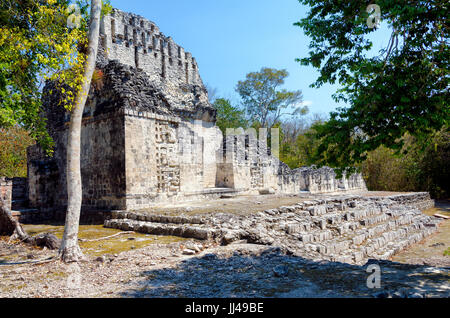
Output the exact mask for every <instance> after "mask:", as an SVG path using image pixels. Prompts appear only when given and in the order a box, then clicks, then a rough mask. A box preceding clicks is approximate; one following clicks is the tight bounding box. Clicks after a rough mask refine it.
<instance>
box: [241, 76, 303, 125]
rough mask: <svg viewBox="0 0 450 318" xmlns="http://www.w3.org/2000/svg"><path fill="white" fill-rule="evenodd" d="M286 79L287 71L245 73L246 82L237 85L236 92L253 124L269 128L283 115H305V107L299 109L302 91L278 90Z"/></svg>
mask: <svg viewBox="0 0 450 318" xmlns="http://www.w3.org/2000/svg"><path fill="white" fill-rule="evenodd" d="M288 76H289V73H288V72H287V71H286V70H276V69H272V68H262V69H261V71H259V72H253V73H249V74H247V76H246V79H245V81H239V82H238V84H237V86H236V91H237V92H238V93H239V95H240V96H241V98H242V101H243V105H244V107H245V109H246V111H247V114H248V116H249V117H250V118H251V121H252V122H253V121H258V122H259V123H260V124H261V126H262V127H265V128H271V127H272V126H273V125H274V124H276V123H277V122H278V121H279V120H280V118H281V117H282V116H285V115H291V116H296V115H304V114H306V113H307V111H308V109H307V107H300V106H298V105H299V104H300V102H301V101H302V93H301V91H292V92H291V91H288V90H286V89H280V88H279V87H280V86H281V85H283V84H284V80H285V79H286V77H288ZM290 108H293V109H291V110H289V109H290ZM289 111H290V112H289Z"/></svg>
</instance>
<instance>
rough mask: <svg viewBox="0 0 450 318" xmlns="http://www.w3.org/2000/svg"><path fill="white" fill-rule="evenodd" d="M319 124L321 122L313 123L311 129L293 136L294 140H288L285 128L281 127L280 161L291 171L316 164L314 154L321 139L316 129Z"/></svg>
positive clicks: (307, 128)
mask: <svg viewBox="0 0 450 318" xmlns="http://www.w3.org/2000/svg"><path fill="white" fill-rule="evenodd" d="M319 123H321V122H313V123H312V124H311V125H309V127H305V129H304V130H303V131H300V132H299V133H298V134H296V135H295V136H293V137H294V138H286V136H285V133H284V131H283V126H281V129H282V133H281V140H282V142H281V146H280V160H281V161H283V162H284V163H286V164H287V165H288V166H289V167H290V168H291V169H296V168H300V167H303V166H311V165H315V164H316V161H315V157H314V154H315V153H316V151H317V147H318V146H319V143H320V139H319V138H318V137H317V131H316V128H315V127H316V125H318V124H319Z"/></svg>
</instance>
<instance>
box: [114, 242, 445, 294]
mask: <svg viewBox="0 0 450 318" xmlns="http://www.w3.org/2000/svg"><path fill="white" fill-rule="evenodd" d="M370 264H378V265H379V266H380V269H381V276H380V278H381V288H380V289H370V288H368V287H367V280H368V277H369V275H370V274H372V273H373V272H370V273H368V272H367V268H368V266H369V265H370ZM449 272H450V269H449V268H433V267H427V266H421V265H408V264H401V263H395V262H391V261H374V260H371V261H369V262H368V263H367V264H366V265H364V266H356V265H349V264H342V263H330V262H314V261H311V260H307V259H304V258H301V257H293V256H287V255H284V254H283V253H281V251H280V250H279V249H275V248H269V249H265V250H264V251H263V252H262V253H259V255H255V254H252V253H248V251H245V250H237V251H235V252H234V254H233V255H231V256H229V257H222V256H220V255H219V256H217V255H216V254H206V255H204V256H203V257H194V258H190V259H187V260H185V261H183V262H182V263H181V264H180V265H178V266H177V267H174V268H165V269H155V270H150V271H143V272H142V273H141V278H140V279H139V280H137V281H136V280H134V281H133V282H132V283H129V285H127V286H126V288H127V291H126V292H123V293H122V294H121V296H123V297H138V298H140V297H205V298H208V297H218V298H232V297H294V298H298V297H450V285H449V278H450V276H449ZM371 281H373V280H371Z"/></svg>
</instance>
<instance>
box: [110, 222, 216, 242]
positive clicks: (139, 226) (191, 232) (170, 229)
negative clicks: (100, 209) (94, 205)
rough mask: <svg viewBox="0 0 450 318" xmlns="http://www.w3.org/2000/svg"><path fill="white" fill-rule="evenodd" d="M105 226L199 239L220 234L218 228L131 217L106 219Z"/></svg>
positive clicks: (206, 238) (211, 237) (210, 237)
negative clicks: (147, 220)
mask: <svg viewBox="0 0 450 318" xmlns="http://www.w3.org/2000/svg"><path fill="white" fill-rule="evenodd" d="M104 226H105V227H106V228H114V229H119V230H123V231H135V232H139V233H144V234H152V235H165V236H178V237H184V238H194V239H199V240H209V239H213V238H215V237H217V236H218V234H219V231H218V230H216V229H211V228H205V227H199V226H197V227H196V226H190V225H186V224H170V223H169V224H168V223H156V222H146V221H138V220H130V219H111V220H106V221H105V224H104Z"/></svg>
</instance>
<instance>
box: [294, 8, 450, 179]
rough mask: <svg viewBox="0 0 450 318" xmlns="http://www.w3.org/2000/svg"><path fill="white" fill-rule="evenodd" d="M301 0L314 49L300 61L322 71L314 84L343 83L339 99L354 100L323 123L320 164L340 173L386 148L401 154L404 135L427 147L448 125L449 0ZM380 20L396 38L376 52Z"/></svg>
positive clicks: (320, 128) (320, 133)
mask: <svg viewBox="0 0 450 318" xmlns="http://www.w3.org/2000/svg"><path fill="white" fill-rule="evenodd" d="M299 1H300V3H302V4H305V5H308V6H309V7H311V10H310V12H309V13H308V15H307V16H306V17H305V18H304V19H302V20H301V21H300V22H298V23H295V25H297V26H300V27H301V28H303V30H304V31H305V33H306V34H307V35H308V36H309V37H311V42H310V45H309V48H310V49H311V50H310V52H309V56H308V57H305V58H302V59H299V60H298V61H300V62H301V64H303V65H311V66H313V67H315V68H317V69H318V70H319V72H320V76H319V77H318V79H317V81H316V82H315V83H314V84H312V87H320V86H322V85H323V84H325V83H331V84H334V83H336V82H339V84H340V85H341V86H342V89H340V90H339V91H338V92H337V93H336V94H335V95H334V98H335V99H336V100H337V101H344V102H346V103H347V104H348V107H346V108H339V109H338V110H337V111H335V112H332V113H331V116H330V117H331V118H330V120H329V121H328V122H326V123H325V124H323V125H320V126H318V127H317V130H318V133H319V135H320V136H321V137H323V138H322V143H321V145H320V147H319V149H318V156H317V159H318V160H319V161H320V162H321V163H322V164H328V165H331V166H333V167H340V168H341V171H342V168H344V167H345V166H350V165H353V164H354V163H358V162H362V161H364V160H365V159H366V157H367V154H368V152H369V151H372V150H375V149H377V148H378V147H379V146H380V145H384V146H386V147H388V148H391V149H394V150H396V151H397V152H399V151H400V150H401V149H403V148H404V147H403V145H404V139H403V138H402V137H403V136H404V135H405V134H406V133H408V134H410V135H412V136H414V137H416V138H417V139H419V140H421V141H423V142H424V144H426V141H427V140H431V139H432V138H429V136H430V135H433V134H435V133H436V132H437V131H439V130H440V129H441V128H442V127H445V126H448V124H449V118H450V107H449V90H448V88H449V69H450V67H449V66H450V65H449V57H450V51H449V46H448V38H449V32H450V28H449V26H448V15H449V6H450V3H449V2H448V1H444V0H432V1H413V0H400V1H399V0H379V1H376V5H371V6H369V2H368V1H365V0H355V1H343V0H328V1H313V0H299ZM379 19H381V25H385V26H387V28H388V29H389V30H390V32H391V35H390V40H389V42H388V44H387V46H386V47H385V48H384V49H383V50H381V51H380V52H379V53H378V55H376V56H372V55H373V52H370V51H371V49H372V47H373V43H372V41H371V39H370V36H371V35H372V34H373V33H375V32H377V28H376V25H377V24H376V23H375V24H374V23H373V22H374V21H375V22H380V21H379Z"/></svg>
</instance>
